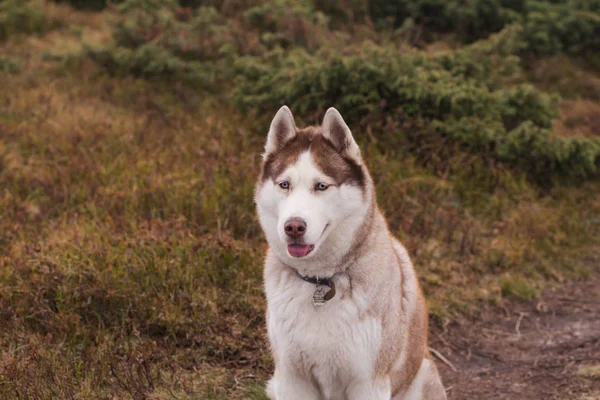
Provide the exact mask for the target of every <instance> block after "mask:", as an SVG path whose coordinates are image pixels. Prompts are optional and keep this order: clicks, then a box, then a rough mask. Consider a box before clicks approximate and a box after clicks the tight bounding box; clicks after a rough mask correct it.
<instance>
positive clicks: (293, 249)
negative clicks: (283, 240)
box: [288, 244, 310, 257]
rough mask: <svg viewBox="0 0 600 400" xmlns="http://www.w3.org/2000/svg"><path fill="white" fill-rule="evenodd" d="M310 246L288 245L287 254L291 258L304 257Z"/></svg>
mask: <svg viewBox="0 0 600 400" xmlns="http://www.w3.org/2000/svg"><path fill="white" fill-rule="evenodd" d="M309 250H310V245H308V244H288V253H290V255H291V256H292V257H304V256H305V255H307V254H308V251H309Z"/></svg>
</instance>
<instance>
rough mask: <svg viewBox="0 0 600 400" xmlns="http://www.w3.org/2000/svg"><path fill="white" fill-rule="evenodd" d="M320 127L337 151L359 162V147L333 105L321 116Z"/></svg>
mask: <svg viewBox="0 0 600 400" xmlns="http://www.w3.org/2000/svg"><path fill="white" fill-rule="evenodd" d="M322 129H323V136H324V137H325V138H326V139H328V140H329V141H330V142H331V143H332V144H333V147H335V149H336V150H337V151H338V152H339V153H341V154H343V155H345V156H347V157H350V158H351V159H353V160H354V161H356V162H358V163H360V161H361V157H360V149H359V148H358V145H357V144H356V142H355V141H354V137H352V132H350V128H348V125H347V124H346V122H345V121H344V118H342V115H341V114H340V113H339V111H338V110H336V109H335V108H333V107H331V108H330V109H329V110H327V112H326V113H325V117H323V124H322Z"/></svg>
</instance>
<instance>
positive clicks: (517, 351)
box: [430, 266, 600, 400]
mask: <svg viewBox="0 0 600 400" xmlns="http://www.w3.org/2000/svg"><path fill="white" fill-rule="evenodd" d="M592 271H593V272H592V273H591V275H590V277H589V279H586V280H583V281H579V282H569V283H565V284H562V285H560V286H556V287H554V288H552V289H548V290H546V291H545V292H544V293H543V295H542V296H541V297H540V298H539V299H537V300H536V301H534V302H531V303H526V302H507V303H505V307H504V309H498V308H486V307H484V308H483V309H482V310H481V313H480V315H478V316H477V317H475V318H471V319H464V320H461V321H455V322H452V323H450V324H448V325H447V326H446V327H445V328H433V329H432V331H431V332H430V336H431V347H433V348H434V349H435V350H437V351H440V352H441V353H442V355H443V356H444V357H445V358H446V359H447V360H448V361H449V363H451V364H452V366H453V367H454V368H455V369H456V371H454V370H453V369H452V368H451V366H450V365H449V364H444V363H443V362H442V361H440V360H439V359H438V361H437V363H438V367H439V368H440V372H441V373H442V377H443V380H444V384H445V386H446V388H447V391H448V396H449V399H465V400H466V399H522V400H526V399H549V400H550V399H581V400H583V399H585V400H592V399H600V290H599V288H600V266H596V267H595V268H592Z"/></svg>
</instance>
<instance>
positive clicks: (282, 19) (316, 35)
mask: <svg viewBox="0 0 600 400" xmlns="http://www.w3.org/2000/svg"><path fill="white" fill-rule="evenodd" d="M245 16H246V19H247V20H248V22H249V24H250V26H252V27H254V28H257V29H258V31H259V32H260V40H261V42H262V43H263V44H265V45H266V46H267V47H268V48H273V47H275V46H282V47H291V46H302V47H305V48H308V49H314V48H315V47H317V46H318V43H319V42H320V39H321V36H323V35H324V34H325V29H326V25H327V18H326V17H325V14H323V13H321V12H317V11H315V9H314V8H313V7H312V5H311V4H310V3H307V2H298V1H290V0H270V1H266V2H263V3H261V4H259V5H257V6H255V7H252V8H250V9H248V10H247V11H246V12H245Z"/></svg>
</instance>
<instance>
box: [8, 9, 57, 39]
mask: <svg viewBox="0 0 600 400" xmlns="http://www.w3.org/2000/svg"><path fill="white" fill-rule="evenodd" d="M61 25H62V22H61V21H58V20H57V19H54V18H51V17H48V16H47V15H46V14H45V10H44V2H43V1H41V0H26V1H25V0H4V1H2V2H0V41H4V40H7V39H8V38H9V37H10V36H11V35H13V34H17V33H27V34H31V33H38V34H41V33H45V32H48V31H50V30H52V29H55V28H58V27H60V26H61Z"/></svg>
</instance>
